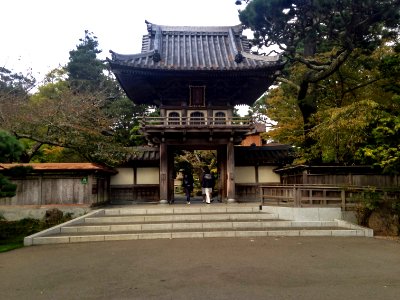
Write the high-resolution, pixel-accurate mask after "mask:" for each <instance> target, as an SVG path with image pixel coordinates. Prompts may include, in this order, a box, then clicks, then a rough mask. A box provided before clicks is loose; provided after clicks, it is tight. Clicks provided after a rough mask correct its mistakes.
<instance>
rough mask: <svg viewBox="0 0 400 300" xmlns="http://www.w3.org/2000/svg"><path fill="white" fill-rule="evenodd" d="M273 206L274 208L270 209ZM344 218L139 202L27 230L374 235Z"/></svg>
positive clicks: (43, 235) (254, 207)
mask: <svg viewBox="0 0 400 300" xmlns="http://www.w3.org/2000/svg"><path fill="white" fill-rule="evenodd" d="M268 211H270V212H268ZM372 235H373V233H372V231H371V230H370V229H366V228H363V227H360V226H357V225H354V224H351V223H348V222H345V221H342V220H338V219H332V220H314V221H307V220H306V221H305V220H287V219H281V218H280V217H279V213H276V212H274V211H273V210H272V212H271V209H268V208H267V207H262V209H261V210H260V207H259V205H258V204H256V203H254V204H250V205H249V204H211V205H206V204H202V205H191V206H189V205H185V204H183V205H179V204H178V205H170V206H169V205H143V206H141V205H136V206H130V207H120V208H109V209H99V210H96V211H92V212H90V213H89V214H86V215H84V216H82V217H79V218H76V219H74V220H71V221H69V222H66V223H64V224H61V225H58V226H55V227H52V228H50V229H47V230H45V231H42V232H39V233H36V234H34V235H31V236H28V237H26V238H25V240H24V244H25V245H26V246H31V245H39V244H55V243H78V242H100V241H102V242H103V241H116V240H137V239H175V238H211V237H237V238H238V237H262V236H264V237H265V236H372Z"/></svg>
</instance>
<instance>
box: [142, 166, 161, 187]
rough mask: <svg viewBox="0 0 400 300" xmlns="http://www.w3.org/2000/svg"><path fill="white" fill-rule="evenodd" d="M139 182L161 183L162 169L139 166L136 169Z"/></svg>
mask: <svg viewBox="0 0 400 300" xmlns="http://www.w3.org/2000/svg"><path fill="white" fill-rule="evenodd" d="M136 176H137V177H136V183H137V184H159V183H160V170H159V168H138V169H137V170H136Z"/></svg>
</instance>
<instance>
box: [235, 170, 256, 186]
mask: <svg viewBox="0 0 400 300" xmlns="http://www.w3.org/2000/svg"><path fill="white" fill-rule="evenodd" d="M235 183H256V171H255V167H235Z"/></svg>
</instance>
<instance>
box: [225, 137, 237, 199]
mask: <svg viewBox="0 0 400 300" xmlns="http://www.w3.org/2000/svg"><path fill="white" fill-rule="evenodd" d="M226 150H227V151H226V156H227V159H226V172H227V175H228V178H227V183H226V185H227V198H228V199H227V202H228V203H233V202H236V200H235V157H234V147H233V141H229V142H228V145H227V146H226Z"/></svg>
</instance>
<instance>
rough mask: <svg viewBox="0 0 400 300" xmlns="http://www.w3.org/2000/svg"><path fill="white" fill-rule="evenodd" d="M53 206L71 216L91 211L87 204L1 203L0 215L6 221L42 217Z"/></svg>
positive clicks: (74, 216)
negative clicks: (9, 204)
mask: <svg viewBox="0 0 400 300" xmlns="http://www.w3.org/2000/svg"><path fill="white" fill-rule="evenodd" d="M53 208H57V209H59V210H61V211H62V212H63V213H64V214H66V213H70V214H71V215H72V218H76V217H79V216H83V215H84V214H87V213H88V212H90V211H92V208H91V207H89V206H87V205H11V206H8V205H1V206H0V216H2V217H3V218H5V219H6V220H8V221H18V220H21V219H25V218H32V219H43V217H44V216H45V214H46V211H47V210H49V209H53ZM93 209H96V208H93Z"/></svg>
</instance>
